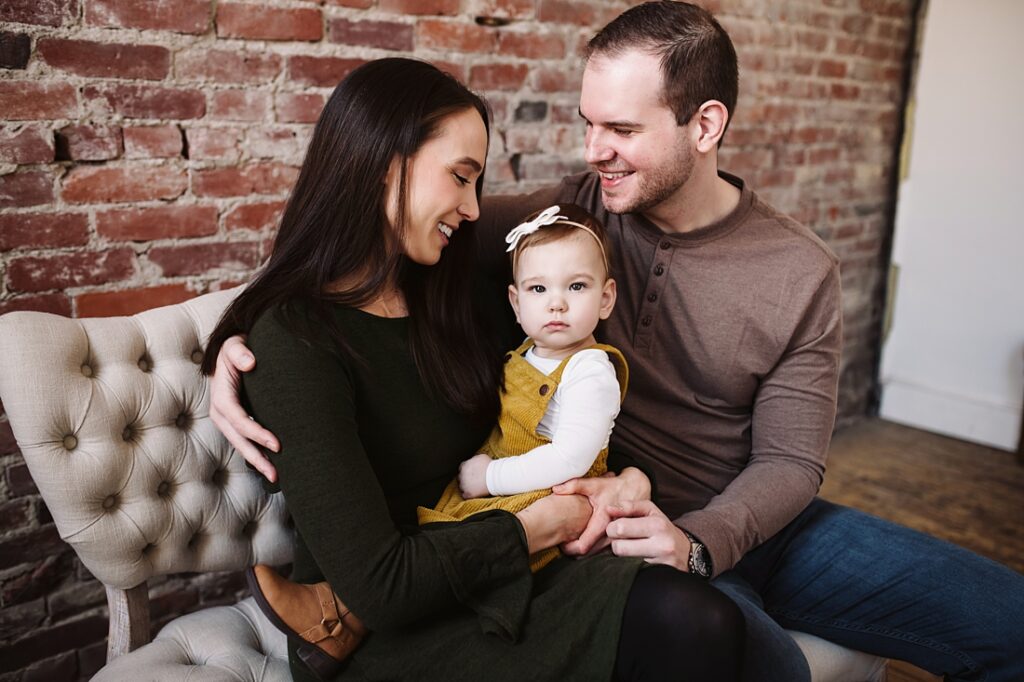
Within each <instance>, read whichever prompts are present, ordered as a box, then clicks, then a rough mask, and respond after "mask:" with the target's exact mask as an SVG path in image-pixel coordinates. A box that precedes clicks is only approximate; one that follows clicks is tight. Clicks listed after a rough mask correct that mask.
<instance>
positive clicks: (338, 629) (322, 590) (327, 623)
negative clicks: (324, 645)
mask: <svg viewBox="0 0 1024 682" xmlns="http://www.w3.org/2000/svg"><path fill="white" fill-rule="evenodd" d="M313 588H314V589H315V590H316V596H317V601H319V602H320V615H321V620H320V622H319V623H317V624H316V625H314V626H313V627H311V628H309V629H308V630H306V631H305V632H300V633H299V636H300V637H302V639H304V640H306V641H307V642H312V643H313V644H316V643H317V642H322V641H323V640H325V639H328V638H329V637H337V636H338V635H340V634H341V633H342V631H343V630H344V629H345V626H344V624H343V623H342V622H341V619H342V618H343V617H344V614H339V613H338V605H337V603H336V602H335V601H334V592H332V591H331V588H330V587H328V586H327V584H326V583H317V584H315V585H313ZM346 613H348V612H347V611H346Z"/></svg>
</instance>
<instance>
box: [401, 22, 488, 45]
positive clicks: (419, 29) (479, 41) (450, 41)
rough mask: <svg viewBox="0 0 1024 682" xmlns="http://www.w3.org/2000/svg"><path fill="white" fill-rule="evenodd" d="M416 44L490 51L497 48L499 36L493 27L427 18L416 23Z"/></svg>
mask: <svg viewBox="0 0 1024 682" xmlns="http://www.w3.org/2000/svg"><path fill="white" fill-rule="evenodd" d="M416 44H417V46H418V47H420V48H428V49H436V50H455V51H456V52H485V53H490V52H493V51H494V49H495V46H496V44H497V37H496V35H495V33H494V31H493V30H492V29H489V28H484V27H482V26H477V25H476V24H457V23H453V22H448V21H438V20H436V19H426V20H423V21H420V22H417V24H416Z"/></svg>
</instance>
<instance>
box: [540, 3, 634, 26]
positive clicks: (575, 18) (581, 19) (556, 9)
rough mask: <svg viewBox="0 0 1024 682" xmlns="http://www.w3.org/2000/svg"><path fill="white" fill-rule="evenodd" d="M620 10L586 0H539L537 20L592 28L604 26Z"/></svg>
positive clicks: (619, 8)
mask: <svg viewBox="0 0 1024 682" xmlns="http://www.w3.org/2000/svg"><path fill="white" fill-rule="evenodd" d="M621 12H622V8H621V7H615V6H611V7H609V6H607V5H606V4H605V3H597V2H588V1H586V0H540V6H539V7H538V8H537V19H538V20H539V21H544V22H551V23H555V24H577V25H579V26H585V27H587V28H588V29H591V30H592V29H593V27H596V26H604V25H605V24H607V23H608V22H609V21H611V20H612V19H614V18H615V17H616V16H618V15H619V14H620V13H621Z"/></svg>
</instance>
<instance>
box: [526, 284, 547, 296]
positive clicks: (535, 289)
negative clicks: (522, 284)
mask: <svg viewBox="0 0 1024 682" xmlns="http://www.w3.org/2000/svg"><path fill="white" fill-rule="evenodd" d="M530 291H532V292H533V293H535V294H543V293H544V292H545V291H547V289H546V288H545V287H544V285H543V284H534V285H533V286H532V287H530Z"/></svg>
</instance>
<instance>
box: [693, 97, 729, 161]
mask: <svg viewBox="0 0 1024 682" xmlns="http://www.w3.org/2000/svg"><path fill="white" fill-rule="evenodd" d="M694 117H695V118H696V121H697V145H696V146H697V151H698V152H700V153H704V154H706V153H707V152H710V151H712V150H713V149H717V148H718V142H719V140H721V139H722V135H724V134H725V126H726V124H728V123H729V110H728V109H726V108H725V105H724V104H722V103H721V102H719V101H718V100H717V99H709V100H708V101H707V102H704V104H702V105H700V108H699V109H697V113H696V114H694Z"/></svg>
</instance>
